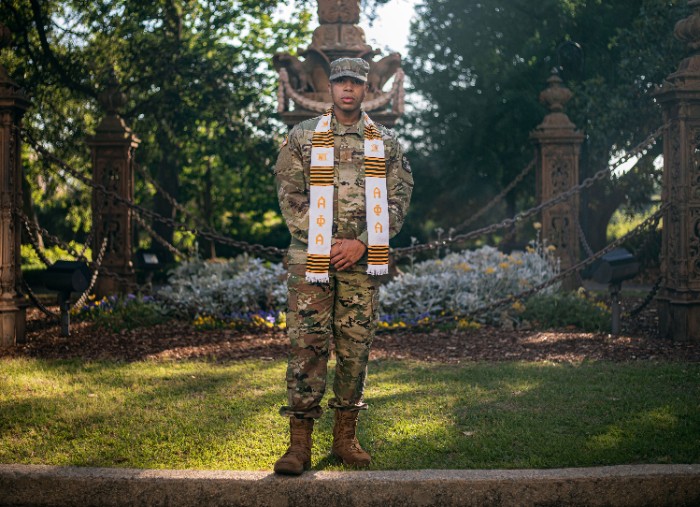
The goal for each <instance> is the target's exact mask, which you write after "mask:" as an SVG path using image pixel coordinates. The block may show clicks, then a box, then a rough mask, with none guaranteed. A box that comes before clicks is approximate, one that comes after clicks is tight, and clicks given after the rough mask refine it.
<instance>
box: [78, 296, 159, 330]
mask: <svg viewBox="0 0 700 507" xmlns="http://www.w3.org/2000/svg"><path fill="white" fill-rule="evenodd" d="M73 315H75V317H76V318H77V319H78V320H89V321H92V322H94V323H95V325H96V326H97V327H101V328H104V329H109V330H110V331H120V330H122V329H134V328H137V327H147V326H153V325H155V324H161V323H163V322H165V321H167V320H168V319H169V318H170V314H169V312H168V310H167V308H165V307H164V306H163V305H162V304H160V303H159V302H158V301H155V300H154V299H153V298H152V297H150V296H143V297H138V296H135V295H133V294H128V295H127V296H125V297H117V296H110V297H109V298H102V299H100V300H95V299H94V298H90V299H89V300H88V302H87V303H86V304H85V305H84V306H83V307H82V308H78V309H76V310H75V311H74V312H73Z"/></svg>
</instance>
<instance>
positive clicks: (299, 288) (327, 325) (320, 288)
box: [280, 264, 379, 419]
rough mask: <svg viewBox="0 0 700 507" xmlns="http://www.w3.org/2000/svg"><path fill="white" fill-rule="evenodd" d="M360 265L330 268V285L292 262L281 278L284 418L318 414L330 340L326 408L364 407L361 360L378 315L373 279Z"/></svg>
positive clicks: (364, 365) (376, 287)
mask: <svg viewBox="0 0 700 507" xmlns="http://www.w3.org/2000/svg"><path fill="white" fill-rule="evenodd" d="M366 269H367V267H366V266H358V265H355V266H353V267H352V268H350V269H348V270H345V271H335V270H334V269H333V268H332V267H331V270H330V284H310V283H307V282H306V279H305V271H306V266H305V265H302V264H292V265H290V266H289V274H288V278H287V290H288V303H287V305H288V310H287V336H288V337H289V341H290V346H291V350H290V354H289V363H288V366H287V402H288V405H287V406H284V407H282V408H281V409H280V413H281V414H282V415H284V416H292V415H294V416H297V417H302V418H314V419H316V418H319V417H321V414H322V412H323V409H322V408H321V399H322V398H323V395H324V393H325V391H326V372H327V364H328V356H329V346H330V340H331V339H333V343H334V345H335V355H336V366H335V380H334V382H333V395H334V396H333V398H331V399H330V400H329V401H328V406H329V408H338V409H341V410H364V409H366V408H367V405H366V404H365V403H364V401H363V399H362V395H363V392H364V386H365V377H366V375H367V360H368V358H369V351H370V346H371V345H372V340H373V339H374V334H375V331H376V326H377V318H378V316H379V311H378V300H379V297H378V296H379V281H378V280H377V277H374V276H369V275H367V274H366V272H365V271H366Z"/></svg>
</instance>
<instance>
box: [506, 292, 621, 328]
mask: <svg viewBox="0 0 700 507" xmlns="http://www.w3.org/2000/svg"><path fill="white" fill-rule="evenodd" d="M520 317H521V318H522V319H523V320H524V321H527V322H529V323H530V324H532V325H534V326H536V327H542V328H557V327H566V326H575V327H577V328H579V329H582V330H584V331H606V330H609V329H610V318H611V317H610V309H609V308H608V307H607V305H606V304H605V303H603V302H601V301H596V300H595V299H594V298H592V297H589V296H587V295H586V293H585V292H584V291H583V290H579V291H576V292H569V293H564V294H561V293H559V294H538V295H535V296H533V297H531V298H529V299H528V300H527V301H526V303H525V308H524V309H523V310H522V313H521V315H520Z"/></svg>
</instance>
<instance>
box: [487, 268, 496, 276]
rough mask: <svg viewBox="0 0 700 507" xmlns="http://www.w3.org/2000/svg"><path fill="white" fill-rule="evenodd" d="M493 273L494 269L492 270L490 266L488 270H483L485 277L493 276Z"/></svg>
mask: <svg viewBox="0 0 700 507" xmlns="http://www.w3.org/2000/svg"><path fill="white" fill-rule="evenodd" d="M495 272H496V269H495V268H492V267H491V266H489V267H488V268H486V269H485V270H484V273H486V274H487V275H492V274H494V273H495Z"/></svg>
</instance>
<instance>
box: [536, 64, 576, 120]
mask: <svg viewBox="0 0 700 507" xmlns="http://www.w3.org/2000/svg"><path fill="white" fill-rule="evenodd" d="M563 82H564V81H562V79H561V78H560V77H559V71H557V69H556V68H554V69H552V75H551V76H549V79H547V83H548V84H549V86H548V87H547V88H546V89H545V90H543V91H542V93H540V102H541V103H542V104H544V105H546V106H547V107H549V110H550V111H551V112H553V113H561V112H563V111H564V105H565V104H566V103H567V102H569V100H570V99H571V97H572V96H573V94H572V93H571V90H569V89H568V88H567V87H566V86H564V85H563V84H562V83H563Z"/></svg>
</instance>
